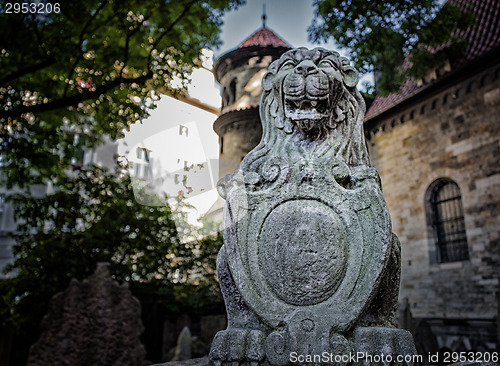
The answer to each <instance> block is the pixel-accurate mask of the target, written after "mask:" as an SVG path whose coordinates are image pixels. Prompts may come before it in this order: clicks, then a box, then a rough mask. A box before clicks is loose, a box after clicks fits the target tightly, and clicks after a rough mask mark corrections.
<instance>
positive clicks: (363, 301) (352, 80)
mask: <svg viewBox="0 0 500 366" xmlns="http://www.w3.org/2000/svg"><path fill="white" fill-rule="evenodd" d="M357 82H358V73H357V71H356V70H355V69H353V68H352V67H351V66H350V65H349V61H348V60H347V59H346V58H344V57H340V56H339V54H338V53H336V52H332V51H327V50H325V49H322V48H316V49H313V50H308V49H305V48H299V49H295V50H290V51H288V52H286V53H285V54H283V56H282V57H281V58H280V59H279V60H277V61H275V62H273V63H272V64H271V65H270V67H269V70H268V72H267V73H266V74H265V76H264V78H263V81H262V87H263V96H262V100H261V105H260V116H261V120H262V125H263V136H262V140H261V142H260V144H259V145H258V146H257V147H256V148H255V149H253V150H252V151H251V152H250V153H249V154H248V155H247V156H246V157H245V158H244V159H243V161H242V163H241V166H240V168H239V170H237V171H236V172H235V173H233V174H232V175H230V176H226V177H225V178H223V179H222V180H221V181H220V182H219V184H218V190H219V193H220V194H221V196H222V197H223V198H225V199H226V206H225V209H224V222H223V224H224V245H223V247H222V248H221V250H220V252H219V256H218V263H217V265H218V275H219V281H220V286H221V289H222V292H223V295H224V301H225V303H226V309H227V315H228V325H227V329H226V330H223V331H220V332H219V333H217V335H216V337H215V338H214V341H213V344H212V347H211V350H210V355H209V358H210V362H212V363H213V364H215V365H221V364H224V365H226V364H231V365H237V364H243V363H247V362H248V363H250V364H253V365H256V364H266V365H267V364H271V365H286V364H290V363H299V364H300V363H303V364H304V363H308V364H320V363H332V364H339V365H347V364H360V365H361V364H363V365H369V364H371V363H372V362H371V360H370V358H369V357H370V356H376V355H379V356H380V355H385V356H386V357H387V356H390V357H393V358H394V359H395V358H396V356H397V355H403V356H405V355H407V356H411V355H414V354H415V352H416V351H415V346H414V343H413V339H412V336H411V334H410V333H409V332H408V331H406V330H401V329H397V328H396V312H397V296H398V290H399V277H400V243H399V241H398V239H397V237H396V236H395V235H394V234H393V233H392V231H391V221H390V217H389V213H388V209H387V206H386V203H385V201H384V197H383V195H382V191H381V187H380V179H379V175H378V173H377V171H376V170H375V169H374V168H373V167H371V166H370V162H369V158H368V152H367V148H366V143H365V140H364V133H363V118H364V113H365V104H364V101H363V98H362V97H361V95H360V94H359V92H358V91H357V90H356V88H355V87H356V84H357ZM352 355H356V356H357V358H356V359H352V358H349V356H352ZM360 355H365V356H367V357H366V358H365V359H362V358H361V357H358V356H360ZM342 356H345V357H342ZM323 357H329V358H328V359H327V360H326V359H325V358H323ZM346 357H347V358H346ZM386 359H387V358H386ZM373 362H375V361H373ZM410 363H411V362H409V363H408V364H410ZM392 364H393V365H398V364H407V363H406V362H393V363H392Z"/></svg>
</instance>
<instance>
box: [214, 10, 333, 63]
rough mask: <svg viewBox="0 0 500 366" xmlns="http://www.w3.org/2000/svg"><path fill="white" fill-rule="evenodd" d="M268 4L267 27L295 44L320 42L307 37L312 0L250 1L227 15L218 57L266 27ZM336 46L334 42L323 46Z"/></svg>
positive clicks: (291, 43) (311, 46)
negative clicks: (263, 15) (265, 19)
mask: <svg viewBox="0 0 500 366" xmlns="http://www.w3.org/2000/svg"><path fill="white" fill-rule="evenodd" d="M264 3H265V4H266V15H267V21H266V27H267V28H269V29H270V30H272V31H273V32H275V33H276V34H277V35H278V36H280V37H281V38H282V39H283V40H284V41H286V42H288V43H289V44H290V45H291V46H292V47H301V46H304V47H307V48H314V47H317V46H318V45H315V44H312V43H309V42H308V40H307V28H308V27H309V26H310V25H311V22H312V19H313V2H312V0H265V1H264V0H247V2H246V4H245V5H243V6H241V7H239V8H238V9H237V10H235V11H231V12H228V13H227V14H226V15H225V16H224V25H223V26H222V37H221V38H222V40H223V42H224V44H223V45H222V46H221V48H220V49H218V50H215V56H216V57H218V56H220V55H221V54H223V53H226V52H227V51H229V50H231V49H234V48H236V47H237V46H238V45H239V44H240V43H241V42H243V41H244V40H245V39H246V38H248V37H249V36H250V35H251V34H253V33H254V32H255V31H256V30H258V29H260V28H261V27H262V5H263V4H264ZM323 47H325V48H334V47H335V46H334V45H333V42H332V41H330V43H329V44H328V45H326V46H325V45H323Z"/></svg>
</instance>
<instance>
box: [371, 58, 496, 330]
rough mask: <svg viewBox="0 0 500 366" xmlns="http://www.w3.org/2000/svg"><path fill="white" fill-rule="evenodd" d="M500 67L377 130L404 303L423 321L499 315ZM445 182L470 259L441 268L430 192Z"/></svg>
mask: <svg viewBox="0 0 500 366" xmlns="http://www.w3.org/2000/svg"><path fill="white" fill-rule="evenodd" d="M499 73H500V67H499V66H498V64H497V65H496V66H493V67H490V68H489V69H486V70H484V71H482V72H480V73H478V74H475V75H473V76H470V77H469V78H467V79H465V80H462V81H461V82H460V83H458V84H452V85H449V86H448V87H443V88H441V90H437V91H436V92H434V94H432V95H430V96H429V97H426V98H421V100H420V101H417V102H415V103H413V104H411V105H409V106H407V107H406V109H400V110H399V111H397V113H396V112H394V113H393V114H392V115H388V116H385V117H384V118H383V119H380V120H379V121H377V123H376V124H373V125H372V126H370V128H369V131H367V135H368V137H369V140H368V145H369V149H370V156H371V161H372V164H373V165H374V166H375V167H376V168H377V169H378V171H379V173H380V176H381V179H382V185H383V191H384V195H385V198H386V201H387V204H388V206H389V211H390V213H391V217H392V223H393V231H394V232H395V233H396V234H397V235H398V237H399V239H400V241H401V243H402V283H401V289H400V299H403V298H408V300H409V304H410V307H411V311H412V314H413V316H415V317H420V318H437V319H439V318H450V319H458V318H460V319H471V320H472V319H476V320H479V319H490V320H491V321H493V320H494V318H496V317H497V315H498V300H497V294H498V293H499V289H500V286H499V276H500V270H499V268H500V78H499ZM438 178H449V179H452V180H453V181H455V182H456V183H457V184H458V186H459V188H460V190H461V195H462V204H463V210H464V219H465V226H466V235H467V242H468V251H469V257H470V258H469V260H465V261H458V262H449V263H441V264H440V263H437V261H436V243H435V239H434V237H433V230H432V228H431V227H430V226H429V223H428V222H427V221H428V220H427V218H426V204H425V200H426V192H427V190H428V188H429V186H430V185H431V184H432V183H433V182H434V181H436V180H437V179H438Z"/></svg>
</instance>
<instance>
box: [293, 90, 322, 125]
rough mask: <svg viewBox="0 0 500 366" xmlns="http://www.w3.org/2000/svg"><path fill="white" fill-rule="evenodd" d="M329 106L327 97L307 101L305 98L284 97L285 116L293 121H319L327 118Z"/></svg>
mask: <svg viewBox="0 0 500 366" xmlns="http://www.w3.org/2000/svg"><path fill="white" fill-rule="evenodd" d="M328 105H329V98H328V95H326V96H324V97H319V98H314V99H308V98H307V97H300V98H293V97H290V96H286V97H285V115H286V116H287V117H288V118H290V119H291V120H293V121H299V120H305V119H307V120H319V119H322V118H324V117H327V116H328V114H327V111H328Z"/></svg>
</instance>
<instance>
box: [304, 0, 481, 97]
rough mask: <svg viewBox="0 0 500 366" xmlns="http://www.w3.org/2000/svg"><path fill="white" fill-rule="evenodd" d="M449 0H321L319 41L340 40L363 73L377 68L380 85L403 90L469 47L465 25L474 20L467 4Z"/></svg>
mask: <svg viewBox="0 0 500 366" xmlns="http://www.w3.org/2000/svg"><path fill="white" fill-rule="evenodd" d="M442 4H443V0H387V1H366V0H315V1H314V6H315V19H314V20H313V23H312V25H311V26H310V27H309V30H308V31H309V38H310V39H311V41H313V42H321V41H324V42H327V41H328V40H329V39H330V38H333V39H334V40H335V42H336V43H337V44H338V45H340V46H341V47H343V48H346V49H347V50H348V51H349V52H350V56H351V59H352V61H353V62H354V65H355V67H356V68H358V70H360V72H361V73H363V74H364V73H369V72H374V73H375V76H376V84H377V85H376V87H377V91H378V92H379V93H380V94H382V95H384V94H387V93H390V92H397V91H398V90H399V88H400V87H401V84H402V83H403V82H404V81H405V80H406V79H407V78H408V77H414V78H421V77H423V76H424V75H425V74H426V73H427V72H428V71H429V70H430V69H432V68H439V67H442V66H444V64H445V62H446V61H447V60H452V59H453V58H455V57H457V55H459V54H460V52H462V51H463V49H464V45H465V44H464V42H463V40H462V39H461V37H460V31H461V30H465V29H466V28H467V26H470V25H471V24H472V22H473V18H472V16H471V15H470V13H469V12H467V11H464V10H466V9H460V8H458V7H457V6H455V5H453V4H452V3H446V4H445V5H444V6H442Z"/></svg>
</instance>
